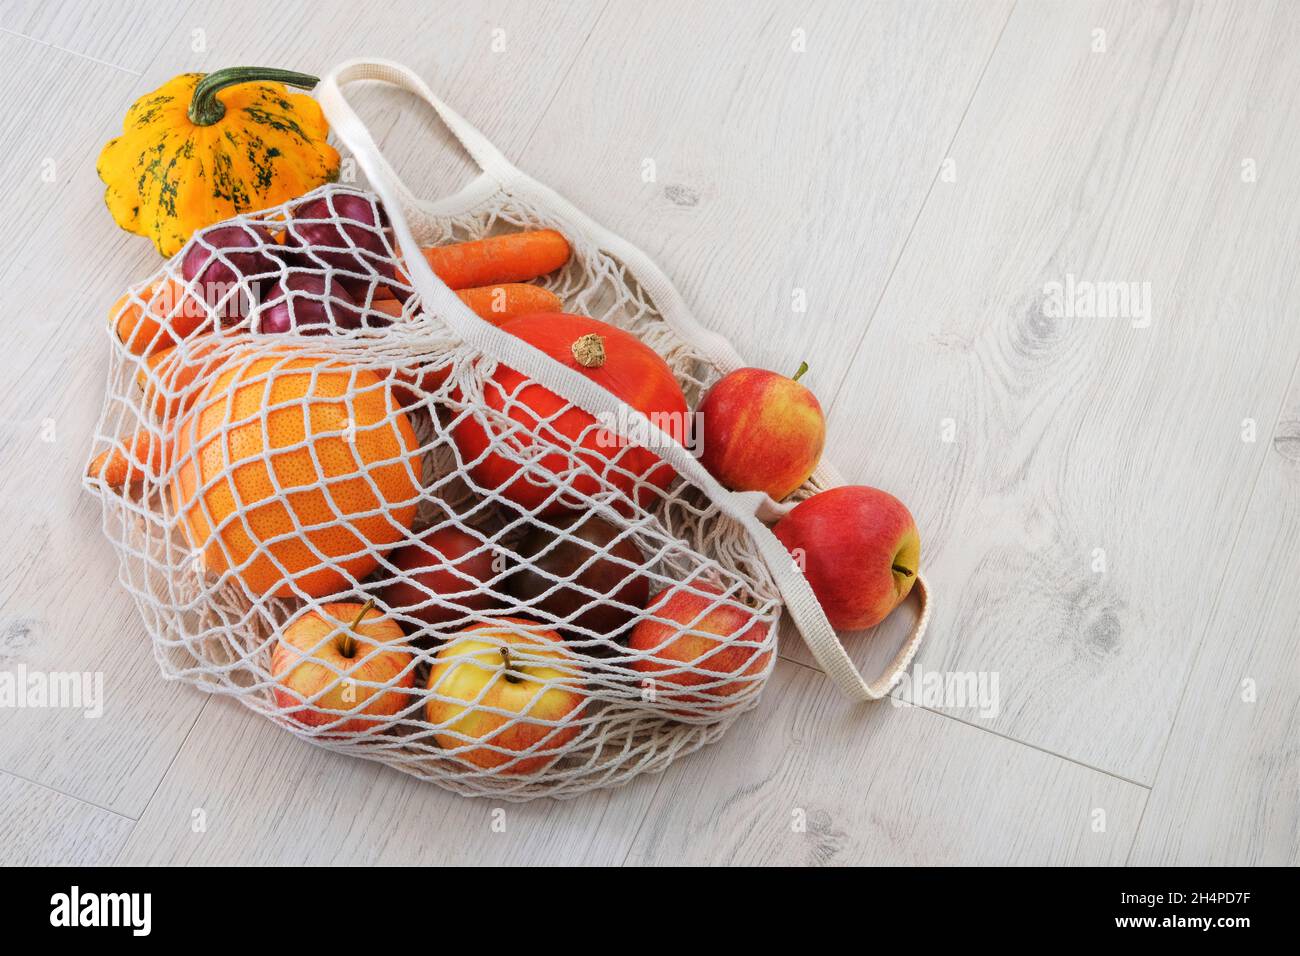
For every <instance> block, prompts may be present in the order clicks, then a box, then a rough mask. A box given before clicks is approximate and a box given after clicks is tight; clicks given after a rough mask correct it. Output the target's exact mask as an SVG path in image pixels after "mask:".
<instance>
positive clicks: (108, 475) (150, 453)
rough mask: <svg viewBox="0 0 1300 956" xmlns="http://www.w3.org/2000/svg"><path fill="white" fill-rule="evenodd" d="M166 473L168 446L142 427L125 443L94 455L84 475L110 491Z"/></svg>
mask: <svg viewBox="0 0 1300 956" xmlns="http://www.w3.org/2000/svg"><path fill="white" fill-rule="evenodd" d="M166 470H167V443H166V442H165V441H164V440H163V438H162V437H161V436H159V435H154V434H153V433H152V432H150V431H148V430H147V429H143V428H142V429H140V430H139V431H137V432H136V433H135V434H134V435H132V436H131V437H130V438H129V439H127V441H126V442H125V443H124V444H123V443H118V444H115V445H114V446H113V447H112V448H110V449H109V450H108V451H105V452H101V453H100V454H99V455H97V456H96V457H95V460H94V461H92V462H91V463H90V467H89V468H87V469H86V474H87V475H88V476H89V477H91V478H98V479H100V480H101V481H103V482H104V483H105V484H106V485H108V486H110V487H112V488H121V487H122V486H123V485H125V484H127V483H128V482H130V483H132V484H137V483H139V482H142V481H144V480H145V478H148V477H152V476H157V475H161V474H162V473H163V472H164V471H166Z"/></svg>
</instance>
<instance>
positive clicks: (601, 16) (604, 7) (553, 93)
mask: <svg viewBox="0 0 1300 956" xmlns="http://www.w3.org/2000/svg"><path fill="white" fill-rule="evenodd" d="M609 4H610V0H605V3H604V4H602V5H601V8H600V12H599V13H597V14H596V17H595V19H593V20H592V21H591V28H590V29H589V30H588V31H587V35H586V36H584V37H583V38H582V42H581V43H579V44H578V48H577V49H576V50H574V51H573V59H572V60H570V61H569V66H568V69H566V70H565V71H564V75H563V76H562V77H560V81H559V82H558V83H556V84H555V89H554V90H552V91H551V98H550V99H549V100H547V101H546V105H545V106H543V107H542V109H541V112H539V113H538V114H537V122H535V123H533V128H532V129H530V130H529V131H528V136H527V137H526V138H525V139H524V141H523V143H522V144H521V145H520V147H519V154H518V155H520V156H523V155H525V154H526V153H527V151H528V147H529V146H530V145H532V142H533V137H535V136H536V135H537V131H538V130H539V129H541V128H542V123H543V121H545V119H546V117H547V116H548V115H549V114H550V112H551V107H552V106H554V105H555V98H556V97H557V96H559V95H560V90H562V89H564V86H565V84H566V83H568V82H569V75H570V74H571V73H572V72H573V68H574V67H575V66H577V65H578V58H579V57H580V56H581V55H582V51H583V50H585V49H587V42H588V41H589V40H591V35H592V34H593V33H595V32H596V27H598V26H600V21H601V20H602V19H604V17H605V11H606V10H608V9H609Z"/></svg>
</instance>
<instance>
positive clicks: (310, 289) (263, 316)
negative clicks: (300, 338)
mask: <svg viewBox="0 0 1300 956" xmlns="http://www.w3.org/2000/svg"><path fill="white" fill-rule="evenodd" d="M319 297H325V298H324V299H322V298H319ZM361 318H362V316H361V311H360V310H359V309H358V308H357V307H356V302H355V301H353V298H352V296H351V294H349V293H348V291H347V289H345V288H344V287H343V284H342V283H341V282H338V281H337V280H336V279H335V280H331V279H327V278H326V277H325V274H324V273H323V272H303V271H298V270H294V271H292V272H289V273H287V274H285V275H283V276H281V277H280V278H279V279H278V280H277V281H276V282H275V283H274V284H273V285H270V286H269V288H268V289H267V295H266V298H265V300H264V302H263V305H262V310H261V312H260V313H259V315H258V320H257V331H258V332H261V333H263V334H274V333H278V332H297V333H298V334H299V335H324V334H327V333H328V332H329V331H330V330H331V329H355V328H357V327H358V326H360V325H361Z"/></svg>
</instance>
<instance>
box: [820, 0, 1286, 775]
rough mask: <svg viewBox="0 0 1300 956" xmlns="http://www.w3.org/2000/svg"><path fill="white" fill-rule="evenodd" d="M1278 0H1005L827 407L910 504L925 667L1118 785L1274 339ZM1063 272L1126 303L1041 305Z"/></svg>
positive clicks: (1230, 532) (1279, 181) (1189, 595)
mask: <svg viewBox="0 0 1300 956" xmlns="http://www.w3.org/2000/svg"><path fill="white" fill-rule="evenodd" d="M1298 20H1300V11H1297V10H1296V8H1295V7H1294V6H1292V5H1286V4H1281V5H1276V6H1273V7H1269V8H1266V9H1264V10H1262V11H1259V10H1256V9H1255V8H1249V9H1248V8H1246V7H1243V6H1230V5H1214V6H1209V7H1196V6H1162V7H1148V6H1135V5H1128V4H1064V5H1055V4H1053V5H1047V4H1022V5H1020V6H1018V7H1017V8H1016V11H1015V14H1014V15H1013V17H1012V19H1011V23H1010V25H1009V26H1008V27H1007V30H1006V33H1005V34H1004V36H1003V40H1002V43H1001V45H1000V46H999V48H998V51H997V53H996V54H995V56H994V58H993V61H992V63H991V64H990V66H989V69H988V71H987V74H986V76H985V79H984V82H983V84H982V85H981V87H980V90H979V92H978V94H977V95H976V97H975V101H974V103H973V104H972V105H971V108H970V111H969V114H968V115H967V118H966V120H965V123H964V124H963V127H962V132H961V133H960V134H959V135H958V137H957V142H956V144H955V145H954V147H953V150H952V153H953V156H954V159H955V161H956V167H955V168H956V181H955V182H951V183H941V184H940V185H939V186H936V188H935V190H934V192H933V194H932V195H931V198H930V202H929V203H928V205H927V206H926V209H925V211H924V213H923V214H922V216H921V218H920V221H919V222H918V224H917V227H916V230H915V232H914V235H913V238H912V240H911V242H910V243H909V246H908V249H907V252H906V253H905V255H904V256H903V258H902V260H901V262H900V263H899V266H898V269H897V270H896V272H895V274H894V278H893V280H892V282H891V283H890V286H889V289H888V291H887V293H886V296H885V299H884V301H883V303H882V306H881V308H880V310H879V312H878V314H877V316H876V319H875V321H874V322H873V323H872V325H871V327H870V328H869V330H868V331H867V334H866V337H865V339H864V340H863V343H862V346H861V349H860V350H859V353H858V355H857V358H856V360H855V362H854V365H853V369H852V371H851V373H850V375H849V376H848V380H847V384H846V385H845V387H844V389H843V390H842V392H841V394H840V397H839V400H838V401H837V402H836V403H835V404H834V406H833V407H832V409H831V413H830V417H831V436H830V440H829V447H831V448H833V449H835V456H836V458H837V459H838V460H839V461H840V463H841V466H842V468H843V470H844V471H845V472H846V473H847V474H849V475H852V476H854V477H856V478H857V479H858V480H862V481H865V482H867V483H870V484H874V485H878V486H881V487H884V488H887V489H890V490H892V491H894V492H895V493H897V494H898V495H899V496H900V497H902V498H904V499H906V500H907V501H908V503H909V504H910V505H911V506H912V508H913V510H914V512H915V514H916V516H917V519H918V523H919V525H920V527H921V529H922V536H923V540H924V546H923V556H922V564H923V565H924V566H925V567H926V569H927V571H928V572H929V575H930V578H931V581H932V583H933V585H934V592H935V595H936V612H935V616H934V619H933V623H932V625H931V632H930V637H929V642H928V645H927V646H926V647H925V649H924V650H923V651H922V653H921V657H920V662H921V663H922V665H923V666H924V667H926V668H928V669H930V670H935V671H963V672H964V671H983V672H996V673H998V674H999V675H1000V685H1001V691H1002V708H1001V713H1000V714H999V715H998V716H997V717H996V718H993V719H991V720H990V721H989V722H988V726H989V727H991V728H992V729H994V730H996V731H997V732H998V733H1002V734H1006V735H1008V736H1011V737H1014V738H1016V739H1018V740H1024V741H1027V742H1030V743H1032V744H1034V745H1036V746H1039V747H1043V748H1045V749H1047V750H1051V751H1053V752H1057V753H1060V754H1063V755H1065V756H1068V757H1071V758H1073V759H1076V760H1078V761H1080V762H1082V763H1085V764H1088V765H1091V766H1096V767H1100V768H1102V769H1105V770H1109V771H1112V772H1114V773H1116V774H1118V775H1120V776H1123V777H1126V778H1129V779H1132V780H1135V781H1138V782H1141V783H1149V782H1150V781H1151V780H1152V779H1153V776H1154V773H1155V767H1156V763H1157V760H1158V757H1159V754H1160V752H1161V749H1162V747H1163V745H1164V742H1165V740H1166V737H1167V734H1168V732H1169V728H1170V725H1171V723H1172V720H1173V715H1174V711H1175V708H1176V706H1177V702H1178V699H1179V696H1180V694H1181V693H1182V690H1183V687H1184V684H1185V682H1186V680H1187V677H1188V674H1189V671H1190V668H1191V664H1192V657H1193V653H1194V651H1195V648H1196V645H1197V641H1198V637H1199V635H1200V634H1201V633H1202V632H1203V630H1204V627H1205V621H1206V620H1207V619H1208V618H1209V615H1210V612H1211V611H1212V609H1213V597H1214V595H1215V593H1216V591H1217V589H1218V587H1219V583H1220V581H1221V580H1222V577H1223V574H1224V571H1225V569H1226V567H1227V561H1228V556H1229V543H1230V542H1231V541H1232V540H1233V536H1234V534H1235V532H1236V530H1237V528H1238V526H1239V524H1240V520H1241V516H1242V514H1243V511H1244V508H1245V505H1246V500H1247V496H1248V494H1249V489H1250V486H1251V483H1252V481H1253V479H1254V476H1255V475H1256V474H1257V473H1258V470H1259V467H1260V464H1261V462H1262V460H1263V456H1264V455H1265V453H1266V450H1265V446H1264V444H1262V443H1255V444H1250V443H1244V442H1243V441H1241V437H1240V431H1241V426H1242V420H1243V419H1244V418H1246V417H1250V416H1262V419H1263V420H1265V421H1266V420H1267V411H1268V410H1269V409H1271V408H1275V407H1277V403H1278V402H1279V401H1280V398H1281V396H1282V394H1283V392H1284V390H1285V388H1286V384H1287V381H1288V379H1289V376H1290V375H1291V371H1292V367H1293V365H1294V361H1295V355H1296V351H1297V348H1300V327H1297V325H1296V324H1295V322H1294V321H1293V320H1292V318H1291V316H1294V315H1295V314H1296V310H1297V307H1300V288H1297V286H1296V284H1295V282H1294V281H1293V279H1294V269H1293V268H1292V265H1291V262H1290V259H1291V255H1292V253H1291V250H1292V249H1293V248H1294V246H1295V242H1294V239H1295V237H1296V235H1297V232H1298V230H1300V209H1298V208H1297V206H1296V204H1295V203H1294V202H1293V201H1292V199H1293V197H1292V195H1291V192H1292V190H1291V183H1293V182H1294V181H1295V178H1296V176H1297V175H1300V118H1298V116H1300V114H1298V113H1297V111H1296V109H1295V107H1296V102H1295V97H1296V93H1295V91H1296V88H1297V85H1298V84H1300V61H1298V60H1297V59H1296V58H1295V57H1294V56H1291V55H1290V54H1289V53H1288V50H1289V47H1288V45H1287V44H1288V43H1293V42H1294V41H1295V39H1296V38H1297V21H1298ZM1095 29H1105V30H1106V32H1107V37H1108V41H1107V43H1108V46H1107V48H1106V52H1093V50H1092V43H1093V36H1094V34H1093V31H1094V30H1095ZM1248 160H1250V161H1251V162H1253V164H1254V166H1255V168H1257V169H1258V170H1259V171H1260V173H1259V176H1258V179H1257V181H1250V180H1249V177H1244V176H1243V172H1245V171H1246V170H1248V169H1249V168H1250V166H1249V164H1248V163H1247V161H1248ZM1069 276H1074V277H1075V279H1076V280H1086V281H1090V282H1130V281H1133V282H1139V283H1149V286H1146V287H1141V286H1140V287H1139V291H1141V290H1142V289H1144V288H1146V289H1149V290H1150V302H1149V304H1150V313H1151V322H1150V324H1149V326H1146V327H1142V326H1143V325H1144V323H1143V321H1142V317H1141V316H1140V315H1138V314H1137V312H1138V310H1136V309H1135V310H1133V312H1134V315H1133V316H1132V317H1119V318H1105V317H1101V316H1100V315H1099V316H1098V317H1094V318H1086V317H1073V318H1070V317H1066V318H1062V317H1053V316H1050V315H1047V314H1045V311H1044V304H1045V301H1046V293H1047V292H1048V290H1049V288H1050V287H1049V285H1048V284H1049V283H1052V282H1058V283H1065V282H1066V281H1067V279H1068V277H1069ZM1135 326H1136V327H1135ZM946 429H951V435H949V436H947V437H949V438H951V440H950V441H946V440H945V430H946ZM903 623H904V622H903V621H899V622H893V627H894V628H895V631H894V632H893V633H892V634H891V636H890V637H889V638H888V639H887V640H886V641H883V642H879V643H878V642H875V641H873V640H872V639H871V637H870V636H868V637H866V638H862V637H851V638H850V639H849V644H850V647H851V648H852V651H853V653H854V654H856V655H861V656H863V657H866V656H867V655H875V657H874V658H873V660H872V661H871V663H872V664H873V665H874V664H876V663H878V661H879V658H880V656H881V655H882V654H883V653H886V652H887V651H888V650H889V647H886V646H884V645H885V644H888V645H889V646H890V647H892V646H893V645H894V643H895V642H896V639H897V629H898V628H900V627H901V625H902V624H903ZM873 644H876V646H875V647H872V645H873ZM953 713H954V716H958V717H961V718H963V719H967V718H969V714H968V713H965V712H957V711H953Z"/></svg>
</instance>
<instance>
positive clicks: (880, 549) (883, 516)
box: [772, 485, 921, 631]
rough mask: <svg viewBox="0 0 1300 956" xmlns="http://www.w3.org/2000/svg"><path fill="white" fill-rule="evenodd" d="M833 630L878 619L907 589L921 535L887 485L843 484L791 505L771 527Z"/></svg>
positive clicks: (913, 577)
mask: <svg viewBox="0 0 1300 956" xmlns="http://www.w3.org/2000/svg"><path fill="white" fill-rule="evenodd" d="M772 531H773V533H774V534H775V535H776V536H777V537H778V538H780V539H781V543H782V544H784V545H785V546H786V549H787V550H788V551H789V552H790V553H791V554H792V555H794V558H795V560H796V562H798V563H799V565H800V566H801V567H802V568H803V572H804V576H805V577H806V578H807V579H808V583H809V584H810V585H812V589H813V593H814V594H815V595H817V600H818V601H820V602H821V606H822V610H824V611H825V612H826V617H827V618H829V619H830V622H831V626H832V627H835V628H837V629H838V630H845V631H855V630H858V629H860V628H864V627H871V626H873V625H875V624H879V623H880V622H881V621H883V620H884V619H885V616H886V615H888V614H889V612H890V611H892V610H893V609H894V608H896V607H898V605H899V604H901V603H902V602H903V599H904V598H905V597H907V593H908V592H909V591H911V590H912V582H913V581H915V580H916V569H917V566H918V565H919V564H920V561H921V536H920V534H919V533H918V532H917V530H916V522H915V521H913V520H912V514H911V512H909V511H908V510H907V508H906V506H904V504H903V503H902V502H901V501H899V500H898V499H897V498H895V497H894V496H893V495H891V494H889V493H888V492H886V491H881V490H880V489H879V488H868V487H866V486H865V485H845V486H844V487H841V488H832V489H830V490H829V491H823V492H822V493H821V494H817V495H813V496H812V497H811V498H809V499H807V500H806V501H801V502H799V504H797V505H795V506H794V509H793V510H792V511H790V513H789V514H787V515H786V516H785V517H784V518H782V519H781V520H780V521H778V522H777V523H776V525H775V526H774V527H773V528H772Z"/></svg>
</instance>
